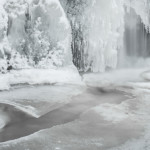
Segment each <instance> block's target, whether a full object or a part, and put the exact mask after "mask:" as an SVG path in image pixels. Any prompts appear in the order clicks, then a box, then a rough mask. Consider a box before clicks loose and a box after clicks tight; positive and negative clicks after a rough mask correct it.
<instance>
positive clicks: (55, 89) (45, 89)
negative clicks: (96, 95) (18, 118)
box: [0, 84, 85, 118]
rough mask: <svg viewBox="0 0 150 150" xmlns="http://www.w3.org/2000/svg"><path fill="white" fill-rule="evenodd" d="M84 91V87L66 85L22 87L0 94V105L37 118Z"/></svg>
mask: <svg viewBox="0 0 150 150" xmlns="http://www.w3.org/2000/svg"><path fill="white" fill-rule="evenodd" d="M84 89H85V87H84V86H79V85H78V86H76V85H68V84H67V85H64V84H63V85H53V86H49V85H47V86H46V85H45V86H35V87H24V88H23V87H22V88H18V89H13V90H11V91H4V92H2V93H0V103H2V104H3V103H4V104H9V105H12V106H14V107H16V108H17V109H19V110H21V111H23V112H25V113H27V114H29V115H31V116H33V117H36V118H39V117H40V116H42V115H44V114H46V113H48V112H49V111H52V110H54V109H56V108H59V107H61V106H63V105H64V104H67V103H68V102H69V101H70V100H71V97H72V96H75V95H78V94H80V93H81V92H82V91H83V90H84Z"/></svg>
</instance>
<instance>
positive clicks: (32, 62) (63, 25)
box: [0, 0, 72, 73]
mask: <svg viewBox="0 0 150 150" xmlns="http://www.w3.org/2000/svg"><path fill="white" fill-rule="evenodd" d="M1 8H2V9H1V10H2V11H1V16H0V17H1V18H0V21H1V26H0V30H1V32H2V33H1V38H0V39H1V57H2V58H1V59H2V60H0V61H2V62H3V65H2V67H1V68H2V69H1V72H2V73H4V72H5V70H6V69H3V68H7V67H10V66H12V67H13V69H20V68H27V67H38V68H51V67H53V66H55V67H62V66H66V65H70V64H72V56H71V29H70V25H69V22H68V20H67V18H66V15H65V13H64V10H63V9H62V7H61V5H60V3H59V1H58V0H55V1H53V0H47V1H43V0H40V1H38V0H33V1H32V0H28V1H26V0H7V1H5V2H3V3H2V5H1ZM3 12H4V13H3ZM3 26H4V27H3ZM5 43H6V44H5ZM4 46H5V47H4ZM4 62H5V64H7V65H4ZM1 64H2V63H1ZM3 70H4V71H3Z"/></svg>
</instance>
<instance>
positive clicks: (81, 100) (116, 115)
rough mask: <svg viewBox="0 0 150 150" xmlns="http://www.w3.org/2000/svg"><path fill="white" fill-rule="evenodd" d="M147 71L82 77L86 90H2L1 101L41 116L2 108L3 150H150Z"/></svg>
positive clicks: (64, 87)
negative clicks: (4, 117)
mask: <svg viewBox="0 0 150 150" xmlns="http://www.w3.org/2000/svg"><path fill="white" fill-rule="evenodd" d="M143 71H145V69H140V70H134V71H133V70H129V69H128V70H120V71H113V72H109V73H105V74H104V75H103V74H88V75H84V76H83V80H84V81H85V82H86V84H87V85H88V86H90V87H87V88H86V87H85V86H83V84H82V85H81V84H78V85H67V84H61V85H55V86H48V85H46V86H32V87H31V86H29V87H25V88H23V87H22V88H18V89H12V90H10V91H3V92H1V93H0V100H1V101H2V102H0V103H8V104H9V103H10V104H11V105H14V106H15V107H17V109H18V108H19V109H20V110H23V111H25V112H28V113H29V114H31V113H33V114H34V115H33V114H32V116H35V117H39V116H41V115H42V116H41V117H40V118H33V117H29V116H26V115H23V114H22V115H21V114H20V113H21V112H18V111H17V110H14V109H12V110H13V111H10V112H7V110H8V109H9V108H7V109H3V111H2V112H3V113H4V115H3V116H5V114H7V115H6V116H8V118H9V119H8V120H7V119H6V122H5V123H6V124H5V127H4V128H3V129H2V130H1V132H0V141H1V142H2V143H0V150H20V149H21V150H37V148H38V149H40V150H108V149H109V150H110V149H111V150H149V146H150V142H149V141H150V140H149V138H150V126H149V121H150V117H149V113H150V110H149V107H150V101H149V99H150V90H149V83H148V82H147V81H145V80H144V79H143V76H141V73H142V72H143ZM92 81H93V82H92ZM98 87H99V88H98ZM123 91H126V92H123ZM79 93H80V94H79ZM77 94H78V95H77ZM5 100H6V101H5ZM25 100H26V101H25ZM1 105H3V104H1ZM53 106H57V107H53ZM9 107H12V106H9ZM45 108H46V109H45ZM56 108H57V109H56ZM46 113H47V114H46ZM10 114H11V115H10ZM17 114H18V115H17ZM16 116H17V117H16ZM8 140H11V141H8ZM4 141H5V142H4Z"/></svg>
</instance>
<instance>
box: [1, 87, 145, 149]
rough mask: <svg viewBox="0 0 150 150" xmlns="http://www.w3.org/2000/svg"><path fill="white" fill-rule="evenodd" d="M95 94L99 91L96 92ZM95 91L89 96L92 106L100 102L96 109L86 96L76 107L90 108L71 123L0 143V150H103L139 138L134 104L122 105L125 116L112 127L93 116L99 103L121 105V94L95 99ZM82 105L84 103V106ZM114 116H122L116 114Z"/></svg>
mask: <svg viewBox="0 0 150 150" xmlns="http://www.w3.org/2000/svg"><path fill="white" fill-rule="evenodd" d="M97 91H99V89H98V90H97ZM97 91H96V90H93V91H92V93H93V96H95V99H97V101H96V102H94V103H95V105H96V103H97V102H98V101H100V102H99V104H97V105H98V106H97V107H94V106H93V102H92V101H89V99H90V98H91V99H94V97H92V95H91V96H90V95H89V94H87V100H83V101H82V104H80V103H79V104H80V105H79V106H80V107H81V108H83V110H84V108H85V107H87V106H88V107H90V106H93V108H90V109H88V110H86V111H84V113H83V114H81V115H80V117H79V118H78V119H76V120H75V121H73V122H70V123H67V124H60V125H57V126H54V127H52V128H50V129H44V130H42V131H39V132H37V133H34V134H32V135H30V136H27V137H23V138H20V139H17V140H12V141H8V142H5V143H1V144H0V150H20V149H22V150H28V149H29V150H37V149H40V150H59V149H60V150H105V149H108V148H112V147H115V146H118V145H121V144H124V143H125V142H126V141H128V140H131V139H132V138H137V137H140V136H141V133H142V131H143V126H142V123H140V121H138V120H137V117H136V116H135V115H133V110H134V111H137V108H136V107H135V105H134V102H135V101H136V100H135V99H134V100H131V99H130V100H127V101H125V102H124V103H125V104H128V105H129V108H128V116H127V117H126V118H123V119H121V120H120V121H119V122H115V124H114V123H113V121H112V120H111V119H110V120H106V118H105V117H106V116H104V115H101V114H100V113H99V112H97V109H98V107H101V105H100V104H101V103H114V104H110V105H111V106H113V107H114V106H115V105H116V106H115V107H116V108H117V107H120V105H122V104H120V103H119V102H118V101H119V100H118V99H120V101H121V100H125V99H124V93H122V95H121V93H117V92H114V94H113V92H112V91H110V92H109V93H108V92H106V93H105V92H103V94H102V92H101V94H100V95H101V96H100V95H97ZM104 93H105V94H104ZM76 98H82V96H81V97H80V96H77V97H76ZM74 102H75V101H74ZM86 102H88V104H87V103H86ZM125 104H124V105H125ZM70 105H71V104H70ZM128 105H127V106H128ZM78 109H79V108H78V107H76V109H70V110H69V108H68V109H66V111H67V112H68V113H75V112H76V111H77V110H78ZM105 109H110V108H105ZM120 109H122V110H124V107H123V108H121V107H120ZM111 111H112V118H113V117H114V116H113V114H114V112H116V110H115V109H111ZM104 112H105V111H104ZM117 113H118V114H117V115H118V116H119V115H120V114H122V112H120V111H118V112H117ZM110 117H111V115H110Z"/></svg>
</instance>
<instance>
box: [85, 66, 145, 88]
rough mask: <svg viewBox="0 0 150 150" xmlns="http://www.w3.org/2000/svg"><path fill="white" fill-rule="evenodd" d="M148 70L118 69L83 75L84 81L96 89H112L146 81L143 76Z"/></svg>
mask: <svg viewBox="0 0 150 150" xmlns="http://www.w3.org/2000/svg"><path fill="white" fill-rule="evenodd" d="M145 70H147V69H146V68H145V69H144V68H142V69H140V68H139V69H138V68H137V69H130V68H128V69H117V70H111V71H108V72H105V73H89V74H85V75H83V81H84V82H85V83H86V84H87V85H89V86H94V87H109V86H110V87H112V86H121V85H123V86H124V85H130V82H132V83H133V82H141V81H144V79H143V78H142V77H141V74H142V73H143V72H144V71H145Z"/></svg>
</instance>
